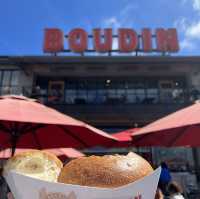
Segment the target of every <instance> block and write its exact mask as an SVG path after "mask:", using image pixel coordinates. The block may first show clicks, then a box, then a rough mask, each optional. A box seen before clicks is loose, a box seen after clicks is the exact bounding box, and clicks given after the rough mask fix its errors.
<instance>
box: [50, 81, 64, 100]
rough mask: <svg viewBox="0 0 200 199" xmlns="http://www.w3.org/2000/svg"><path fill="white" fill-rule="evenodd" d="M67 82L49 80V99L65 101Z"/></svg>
mask: <svg viewBox="0 0 200 199" xmlns="http://www.w3.org/2000/svg"><path fill="white" fill-rule="evenodd" d="M64 92H65V83H64V81H49V85H48V96H49V97H48V101H49V102H52V103H60V102H63V101H64Z"/></svg>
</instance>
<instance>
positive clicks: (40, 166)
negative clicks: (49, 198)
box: [3, 150, 63, 182]
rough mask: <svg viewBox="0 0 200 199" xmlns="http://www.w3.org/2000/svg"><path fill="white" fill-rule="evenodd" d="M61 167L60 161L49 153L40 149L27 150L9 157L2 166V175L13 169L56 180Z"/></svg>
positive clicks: (35, 176) (29, 174)
mask: <svg viewBox="0 0 200 199" xmlns="http://www.w3.org/2000/svg"><path fill="white" fill-rule="evenodd" d="M62 167H63V164H62V162H61V161H60V160H59V159H58V158H57V157H56V156H55V155H54V154H51V153H48V152H46V151H40V150H29V151H25V152H22V153H19V154H17V155H15V156H13V157H11V158H10V159H9V160H8V161H7V162H6V164H5V166H4V171H3V172H4V175H6V173H7V172H9V171H11V170H14V171H16V172H18V173H21V174H24V175H27V176H30V177H34V178H38V179H41V180H46V181H50V182H57V179H58V175H59V173H60V171H61V168H62Z"/></svg>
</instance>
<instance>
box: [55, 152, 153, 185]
mask: <svg viewBox="0 0 200 199" xmlns="http://www.w3.org/2000/svg"><path fill="white" fill-rule="evenodd" d="M152 171H153V168H152V167H151V165H150V164H149V163H148V162H147V161H146V160H145V159H143V158H142V157H141V156H139V155H137V154H135V153H129V154H128V155H127V156H122V155H106V156H102V157H100V156H90V157H81V158H79V159H75V160H72V161H71V162H69V163H68V164H67V165H65V166H64V168H63V169H62V170H61V173H60V175H59V177H58V182H61V183H66V184H77V185H82V186H91V187H104V188H114V187H120V186H123V185H126V184H128V183H131V182H134V181H136V180H138V179H140V178H142V177H144V176H147V175H148V174H150V173H151V172H152Z"/></svg>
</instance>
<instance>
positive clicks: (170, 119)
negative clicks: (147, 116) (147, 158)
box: [132, 103, 200, 147]
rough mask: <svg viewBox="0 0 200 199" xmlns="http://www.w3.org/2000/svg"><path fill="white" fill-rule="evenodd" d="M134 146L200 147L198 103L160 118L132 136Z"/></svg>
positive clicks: (199, 112) (199, 107) (199, 109)
mask: <svg viewBox="0 0 200 199" xmlns="http://www.w3.org/2000/svg"><path fill="white" fill-rule="evenodd" d="M132 138H133V144H134V145H135V146H166V147H170V146H174V147H176V146H191V147H199V146H200V103H195V104H193V105H191V106H189V107H186V108H184V109H181V110H179V111H177V112H175V113H172V114H170V115H168V116H166V117H164V118H161V119H159V120H157V121H155V122H153V123H151V124H149V125H147V126H145V127H144V128H142V129H141V130H139V131H137V132H135V133H133V134H132Z"/></svg>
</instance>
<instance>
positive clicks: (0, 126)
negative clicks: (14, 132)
mask: <svg viewBox="0 0 200 199" xmlns="http://www.w3.org/2000/svg"><path fill="white" fill-rule="evenodd" d="M0 129H1V130H3V131H4V132H6V133H9V134H10V129H9V128H7V127H6V126H4V125H3V124H1V123H0Z"/></svg>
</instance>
